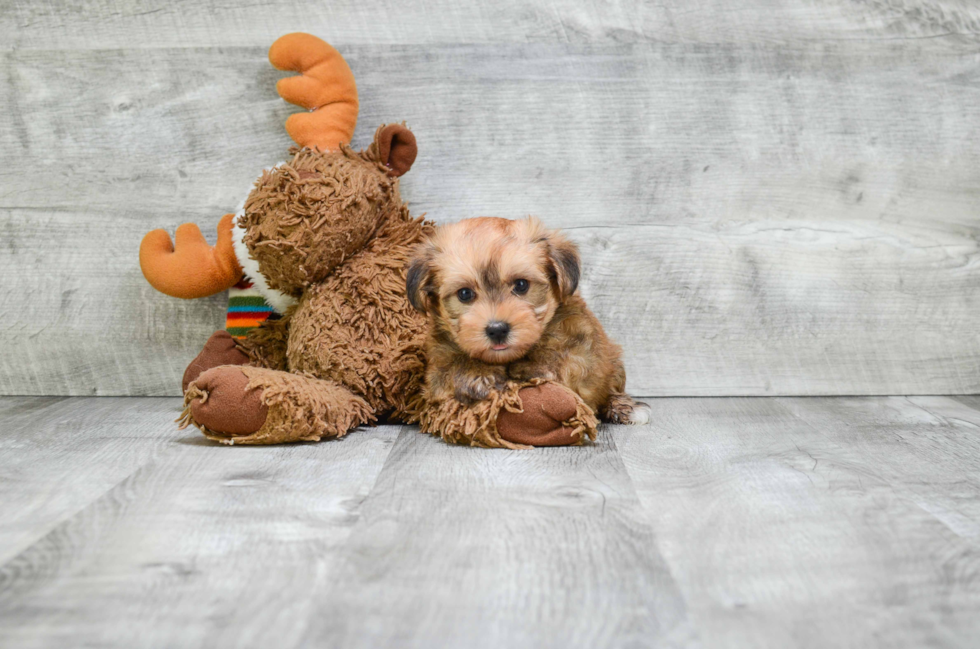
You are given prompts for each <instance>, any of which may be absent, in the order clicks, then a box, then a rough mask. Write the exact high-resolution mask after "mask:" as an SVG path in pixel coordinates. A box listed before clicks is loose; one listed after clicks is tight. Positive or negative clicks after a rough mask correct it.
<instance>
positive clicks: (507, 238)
mask: <svg viewBox="0 0 980 649" xmlns="http://www.w3.org/2000/svg"><path fill="white" fill-rule="evenodd" d="M578 273H579V257H578V251H577V249H576V248H575V246H574V245H573V244H572V243H571V242H569V241H568V240H567V239H566V238H565V237H564V236H563V235H561V234H560V233H558V232H554V231H548V230H546V229H545V228H544V227H543V226H542V225H541V223H540V222H539V221H538V220H537V219H534V218H528V219H524V220H520V221H510V220H507V219H500V218H488V217H484V218H477V219H468V220H465V221H461V222H459V223H455V224H452V225H446V226H442V227H440V228H438V229H437V230H436V233H435V234H434V235H433V236H432V237H430V238H429V240H428V241H427V242H426V243H425V244H424V245H423V246H421V247H420V249H419V251H418V253H417V255H416V260H415V261H414V262H413V267H412V269H411V270H410V272H409V291H410V294H411V293H412V292H413V291H414V295H410V297H413V300H414V303H415V304H416V306H417V307H418V308H420V309H422V310H424V311H425V312H427V313H428V315H429V336H428V338H427V340H426V357H427V360H428V368H427V371H426V397H427V398H428V399H429V400H430V401H432V402H434V403H441V402H443V401H446V400H448V399H454V400H456V401H458V402H460V403H461V404H464V405H466V404H473V403H476V402H479V401H483V400H486V399H489V398H495V397H494V396H493V395H495V394H496V393H499V392H500V391H502V390H505V389H507V387H508V386H509V385H511V384H514V383H517V384H521V383H527V382H529V381H535V380H547V381H554V382H557V383H560V384H561V385H564V386H566V387H568V388H569V389H571V390H572V391H574V392H575V393H576V394H577V395H579V397H581V399H582V401H583V402H584V403H585V404H586V405H587V406H588V407H589V408H591V409H592V410H594V411H597V412H599V413H600V414H601V415H602V416H603V417H604V418H606V419H609V420H611V421H614V422H616V423H628V422H629V420H630V415H631V414H632V410H633V408H632V405H633V401H632V399H631V398H630V397H629V396H627V395H626V394H625V392H624V390H625V384H626V372H625V370H624V368H623V362H622V350H621V349H620V347H619V346H618V345H617V344H616V343H614V342H612V341H611V340H610V339H609V337H608V336H607V335H606V333H605V331H604V330H603V328H602V325H601V324H600V323H599V321H598V319H597V318H596V317H595V315H593V313H592V312H591V311H590V310H589V308H588V307H587V306H586V304H585V301H584V300H583V299H582V298H581V297H580V296H579V295H578V294H577V293H576V287H577V284H578ZM518 280H526V281H527V282H528V288H527V292H526V293H525V294H519V292H518V288H517V286H518ZM460 289H469V290H471V291H473V293H474V294H475V296H474V297H473V299H472V300H471V301H469V302H465V301H463V300H462V299H461V297H460V296H459V291H460ZM493 322H502V323H506V324H507V325H508V326H509V328H510V333H509V335H508V336H507V339H506V341H505V343H501V344H498V345H497V347H498V349H495V348H494V341H492V340H491V339H490V338H489V337H488V334H487V327H488V325H489V324H490V323H493ZM503 344H505V345H506V347H504V348H499V347H501V345H503Z"/></svg>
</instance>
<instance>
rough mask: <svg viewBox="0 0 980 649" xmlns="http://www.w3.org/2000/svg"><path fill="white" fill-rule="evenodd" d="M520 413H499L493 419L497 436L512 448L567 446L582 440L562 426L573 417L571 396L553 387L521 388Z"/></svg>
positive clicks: (568, 428) (572, 430)
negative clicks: (495, 421) (524, 446)
mask: <svg viewBox="0 0 980 649" xmlns="http://www.w3.org/2000/svg"><path fill="white" fill-rule="evenodd" d="M518 394H519V395H520V397H521V403H522V404H523V410H524V412H510V411H508V410H504V411H502V412H501V413H500V414H499V415H498V416H497V433H499V434H500V437H501V438H503V439H505V440H507V441H508V442H512V443H514V444H525V445H528V446H569V445H572V444H579V443H580V442H581V441H582V440H581V438H580V436H578V435H576V434H575V429H574V428H572V427H569V426H566V425H564V424H563V422H567V421H568V420H570V419H572V418H573V417H574V416H575V413H576V407H577V402H576V400H575V395H574V394H573V393H572V391H571V390H569V389H568V388H565V387H562V386H560V385H556V384H554V383H543V384H541V385H535V386H530V387H526V388H522V389H521V391H520V392H519V393H518Z"/></svg>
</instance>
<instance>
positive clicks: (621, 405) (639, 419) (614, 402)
mask: <svg viewBox="0 0 980 649" xmlns="http://www.w3.org/2000/svg"><path fill="white" fill-rule="evenodd" d="M605 415H606V419H608V420H609V421H610V422H611V423H613V424H632V425H634V426H642V425H644V424H649V423H650V416H651V410H650V406H648V405H647V404H645V403H642V402H640V401H633V397H631V396H629V395H628V394H614V395H613V396H611V397H609V406H608V407H607V408H606V412H605Z"/></svg>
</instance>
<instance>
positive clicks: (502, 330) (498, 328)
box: [487, 320, 510, 343]
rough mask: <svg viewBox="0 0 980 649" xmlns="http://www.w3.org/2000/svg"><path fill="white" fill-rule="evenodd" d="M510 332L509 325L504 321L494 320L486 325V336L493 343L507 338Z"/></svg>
mask: <svg viewBox="0 0 980 649" xmlns="http://www.w3.org/2000/svg"><path fill="white" fill-rule="evenodd" d="M509 333H510V325H509V324H507V323H506V322H500V321H499V320H496V321H494V322H491V323H490V324H488V325H487V338H489V339H490V340H491V341H493V342H495V343H502V342H504V341H506V340H507V335H508V334H509Z"/></svg>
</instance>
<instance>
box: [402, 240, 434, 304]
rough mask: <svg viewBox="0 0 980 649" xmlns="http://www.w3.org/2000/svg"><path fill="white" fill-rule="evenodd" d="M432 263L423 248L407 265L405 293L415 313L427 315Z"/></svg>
mask: <svg viewBox="0 0 980 649" xmlns="http://www.w3.org/2000/svg"><path fill="white" fill-rule="evenodd" d="M431 280H432V261H431V258H430V256H429V253H428V250H427V249H426V248H425V247H423V248H420V249H419V251H418V252H417V253H416V255H415V258H414V259H413V260H412V262H411V263H410V264H409V265H408V272H407V273H406V276H405V292H406V293H407V294H408V302H409V303H410V304H411V305H412V308H414V309H415V310H416V311H420V312H422V313H428V310H429V306H430V301H431V298H432V287H431Z"/></svg>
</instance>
